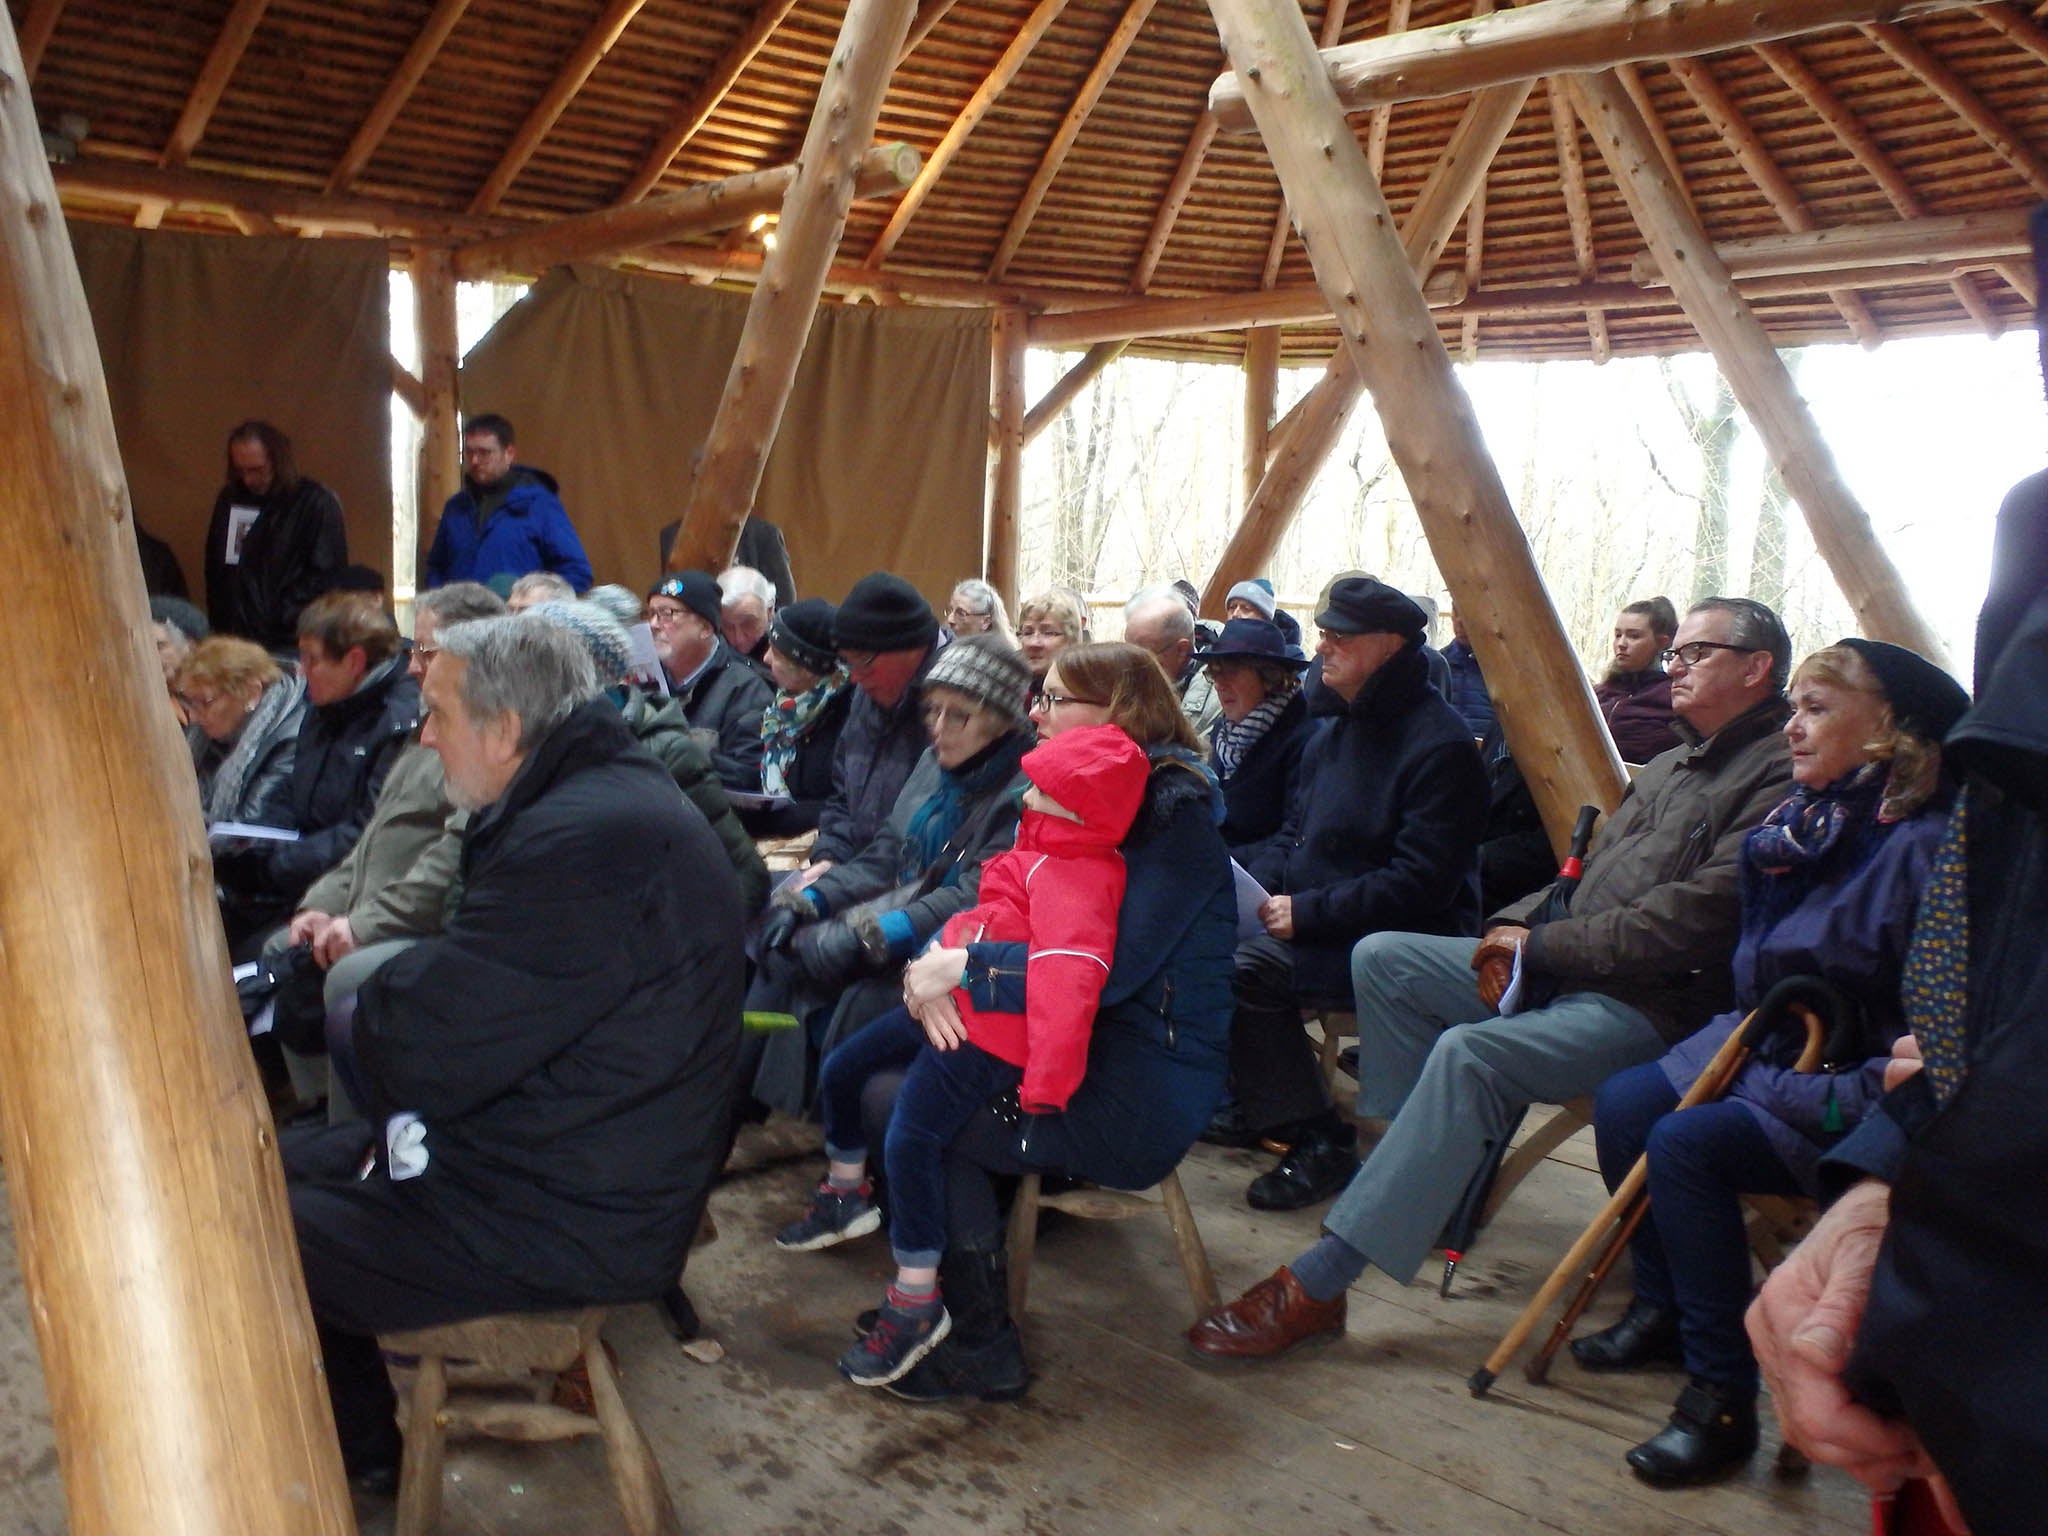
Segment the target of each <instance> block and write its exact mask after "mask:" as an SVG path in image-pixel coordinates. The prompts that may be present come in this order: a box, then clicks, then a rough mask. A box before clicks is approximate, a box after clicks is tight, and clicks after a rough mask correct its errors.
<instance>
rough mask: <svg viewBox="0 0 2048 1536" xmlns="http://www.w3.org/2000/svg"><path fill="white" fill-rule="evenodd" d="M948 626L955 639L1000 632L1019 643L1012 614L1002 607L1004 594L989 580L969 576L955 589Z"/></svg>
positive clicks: (1007, 638)
mask: <svg viewBox="0 0 2048 1536" xmlns="http://www.w3.org/2000/svg"><path fill="white" fill-rule="evenodd" d="M946 628H947V629H949V630H951V631H952V632H953V637H954V638H955V639H956V640H964V639H966V638H967V636H969V635H998V636H1000V637H1001V638H1002V639H1003V640H1005V641H1007V642H1008V643H1009V644H1011V645H1013V646H1014V645H1015V644H1016V643H1017V636H1016V633H1015V631H1013V630H1012V629H1011V628H1010V616H1009V614H1008V613H1006V612H1005V611H1004V610H1003V595H1002V593H1000V592H998V591H997V590H996V589H995V588H994V587H992V586H990V585H989V584H988V583H987V582H985V581H983V580H981V579H980V578H979V577H976V576H969V577H968V578H967V579H966V580H964V581H962V582H960V583H959V584H958V585H957V586H955V587H954V588H953V596H952V598H951V599H950V600H949V601H948V602H947V604H946Z"/></svg>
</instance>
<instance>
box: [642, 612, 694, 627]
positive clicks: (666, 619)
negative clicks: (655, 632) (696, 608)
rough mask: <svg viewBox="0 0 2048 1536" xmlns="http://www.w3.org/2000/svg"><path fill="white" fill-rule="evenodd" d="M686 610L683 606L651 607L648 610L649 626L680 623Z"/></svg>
mask: <svg viewBox="0 0 2048 1536" xmlns="http://www.w3.org/2000/svg"><path fill="white" fill-rule="evenodd" d="M684 611H685V610H683V609H681V608H649V609H648V610H647V623H648V627H649V628H653V627H655V626H664V627H665V626H667V625H670V624H675V623H679V622H681V620H682V617H683V613H684Z"/></svg>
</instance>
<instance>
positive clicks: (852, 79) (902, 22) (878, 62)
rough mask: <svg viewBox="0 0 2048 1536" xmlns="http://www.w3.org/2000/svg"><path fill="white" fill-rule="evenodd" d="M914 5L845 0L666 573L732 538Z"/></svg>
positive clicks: (712, 566) (778, 417)
mask: <svg viewBox="0 0 2048 1536" xmlns="http://www.w3.org/2000/svg"><path fill="white" fill-rule="evenodd" d="M915 9H916V5H915V0H851V3H850V4H849V5H848V6H847V8H846V19H845V20H844V21H843V22H842V23H841V25H840V28H839V41H838V44H837V45H836V46H835V47H834V48H833V50H832V57H831V59H830V60H829V61H827V63H826V65H825V78H824V82H823V84H822V85H821V86H820V87H819V89H818V105H817V107H816V109H815V110H814V111H813V113H812V114H811V126H810V131H809V132H808V133H806V134H805V136H804V145H803V150H802V152H801V153H800V154H799V155H798V156H797V167H798V169H797V177H796V182H795V184H794V185H793V186H791V187H790V189H789V196H788V197H787V198H785V199H784V200H783V204H782V218H781V221H780V222H779V223H778V225H777V227H776V229H777V238H776V242H775V249H774V250H772V251H770V252H769V253H768V257H767V259H766V261H764V262H763V263H762V267H761V278H760V281H759V282H757V283H756V284H755V285H754V293H753V298H752V299H751V300H750V301H749V303H748V305H747V319H746V324H745V326H744V327H743V328H742V330H741V332H740V342H739V347H738V350H737V351H735V352H734V354H733V360H732V368H731V370H730V371H729V372H728V373H727V374H726V378H725V394H724V396H723V397H722V398H721V399H720V400H719V402H718V414H717V415H716V416H715V417H714V418H713V419H712V422H711V432H710V436H709V437H708V438H707V439H706V441H705V444H704V462H703V464H702V466H701V467H700V468H699V469H698V471H697V477H696V479H695V481H694V482H693V483H692V484H691V486H690V499H689V502H688V504H687V505H686V506H685V507H684V509H683V519H682V527H681V528H680V529H678V530H677V532H676V541H675V546H674V548H672V549H671V550H670V551H669V569H670V570H672V571H682V570H689V569H691V568H693V567H694V568H697V569H702V570H710V571H716V570H721V569H723V568H724V567H725V566H726V565H727V564H728V563H729V562H730V561H731V559H732V552H733V549H734V547H735V546H736V545H737V544H738V543H739V537H740V529H741V528H743V527H744V526H745V525H746V521H747V514H748V513H749V512H750V511H751V510H752V509H753V505H754V495H755V493H756V492H757V491H758V490H760V488H761V473H762V471H763V470H764V469H765V468H766V467H767V464H768V450H769V448H770V447H771V446H772V445H773V444H774V442H775V432H776V429H777V428H778V427H780V426H781V425H782V412H783V408H784V407H785V406H786V405H788V404H789V391H790V386H791V385H792V384H793V383H794V382H795V380H796V365H797V362H798V360H799V359H801V358H802V356H803V350H804V342H805V340H806V339H807V338H808V337H809V336H810V333H811V319H812V317H813V316H814V315H815V314H816V313H817V309H818V296H819V295H820V294H822V293H823V292H824V291H825V277H826V274H827V272H828V271H829V270H830V269H831V266H832V254H833V252H834V251H836V250H837V249H838V248H839V237H840V235H841V233H842V232H843V231H844V230H845V228H846V211H847V209H848V208H850V207H851V206H852V205H853V184H854V182H855V180H856V179H858V177H859V175H860V162H861V157H862V156H863V155H865V154H866V153H867V150H868V146H869V145H870V144H871V143H872V142H873V141H874V137H875V119H876V118H877V117H878V116H879V115H880V114H881V110H882V96H883V94H884V93H885V92H886V91H887V90H888V88H889V76H890V73H891V72H892V71H893V70H894V69H895V67H896V59H897V57H898V55H899V53H900V52H901V50H902V47H903V38H904V34H905V33H907V32H908V31H909V29H910V18H911V13H912V12H913V11H914V10H915Z"/></svg>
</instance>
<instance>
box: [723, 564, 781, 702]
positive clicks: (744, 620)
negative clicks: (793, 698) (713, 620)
mask: <svg viewBox="0 0 2048 1536" xmlns="http://www.w3.org/2000/svg"><path fill="white" fill-rule="evenodd" d="M718 600H719V608H718V632H719V633H720V634H721V635H723V636H725V643H726V644H727V645H729V646H731V647H732V648H733V653H734V654H735V655H737V656H743V657H745V658H746V660H747V663H748V665H750V666H752V667H753V669H754V670H755V671H756V672H759V673H760V674H761V675H762V676H763V677H766V676H767V675H768V664H767V653H768V621H769V620H770V619H771V618H773V617H774V616H775V583H773V582H772V581H770V580H769V579H768V578H767V577H766V576H763V575H762V574H761V573H760V572H759V571H757V570H755V569H754V568H753V567H752V566H749V565H729V566H727V567H726V568H725V569H724V570H723V571H720V572H719V573H718Z"/></svg>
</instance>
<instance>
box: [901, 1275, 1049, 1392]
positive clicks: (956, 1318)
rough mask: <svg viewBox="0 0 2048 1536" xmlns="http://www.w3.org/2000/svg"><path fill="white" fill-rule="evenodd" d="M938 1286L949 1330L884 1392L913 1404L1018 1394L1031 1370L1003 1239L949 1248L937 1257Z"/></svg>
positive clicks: (1027, 1381)
mask: <svg viewBox="0 0 2048 1536" xmlns="http://www.w3.org/2000/svg"><path fill="white" fill-rule="evenodd" d="M939 1289H940V1293H941V1294H942V1295H943V1296H944V1297H945V1298H946V1311H947V1312H948V1313H949V1314H951V1316H952V1319H953V1328H952V1331H951V1332H950V1333H949V1334H948V1335H947V1336H946V1338H945V1339H943V1340H942V1341H941V1342H940V1344H939V1346H938V1348H936V1349H934V1350H933V1351H932V1352H931V1353H930V1354H928V1355H926V1356H925V1357H924V1359H922V1360H920V1361H919V1362H918V1363H917V1364H916V1365H915V1366H913V1367H912V1368H911V1369H910V1371H909V1373H908V1374H907V1375H904V1376H900V1377H898V1378H897V1379H896V1380H895V1381H892V1382H890V1383H889V1385H888V1387H887V1389H886V1390H888V1391H890V1392H892V1393H894V1394H895V1395H896V1396H898V1397H901V1398H905V1399H907V1400H909V1401H911V1402H914V1403H936V1402H944V1401H946V1400H947V1399H949V1398H956V1397H978V1398H980V1399H981V1400H982V1401H983V1402H985V1403H999V1402H1010V1401H1012V1400H1013V1399H1016V1398H1019V1397H1022V1396H1023V1395H1024V1389H1025V1387H1026V1386H1028V1385H1029V1384H1030V1381H1031V1374H1030V1372H1029V1371H1028V1370H1027V1369H1026V1368H1025V1364H1024V1341H1023V1339H1022V1337H1020V1336H1019V1334H1018V1332H1017V1326H1016V1324H1015V1323H1013V1322H1011V1321H1010V1256H1009V1254H1008V1252H1007V1251H1006V1250H1005V1249H1004V1248H1003V1247H1002V1244H1001V1240H1000V1239H998V1240H997V1242H996V1243H995V1245H994V1246H991V1247H987V1248H948V1249H947V1250H946V1253H945V1257H943V1258H942V1259H940V1260H939Z"/></svg>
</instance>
